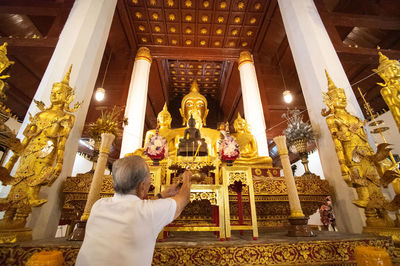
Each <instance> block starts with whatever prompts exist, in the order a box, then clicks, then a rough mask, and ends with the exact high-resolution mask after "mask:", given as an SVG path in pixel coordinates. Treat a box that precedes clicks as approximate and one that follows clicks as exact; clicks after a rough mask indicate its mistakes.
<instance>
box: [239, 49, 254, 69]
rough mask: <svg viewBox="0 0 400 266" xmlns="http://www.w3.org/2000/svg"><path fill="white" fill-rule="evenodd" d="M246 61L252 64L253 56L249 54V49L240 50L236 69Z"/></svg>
mask: <svg viewBox="0 0 400 266" xmlns="http://www.w3.org/2000/svg"><path fill="white" fill-rule="evenodd" d="M246 63H250V64H253V65H254V61H253V56H252V55H251V53H250V52H249V51H243V52H240V56H239V59H238V64H239V66H238V69H240V67H241V66H242V65H243V64H246Z"/></svg>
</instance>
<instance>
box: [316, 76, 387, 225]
mask: <svg viewBox="0 0 400 266" xmlns="http://www.w3.org/2000/svg"><path fill="white" fill-rule="evenodd" d="M326 77H327V79H328V91H327V92H326V93H324V102H325V104H326V105H327V106H328V110H325V109H323V110H322V115H323V116H326V123H327V124H328V128H329V130H330V132H331V135H332V139H333V142H334V144H335V150H336V154H337V157H338V159H339V163H340V168H341V171H342V177H343V179H344V180H345V181H346V182H347V184H348V185H349V186H351V187H354V188H355V189H356V191H357V195H358V199H357V200H354V201H353V203H354V204H355V205H356V206H358V207H361V208H365V209H366V211H365V213H366V216H367V225H368V226H393V221H392V220H391V219H390V218H389V217H388V215H387V212H386V210H385V209H384V207H383V203H384V202H385V199H384V197H383V195H382V191H381V188H380V180H379V179H380V177H379V174H378V171H377V169H376V166H375V164H374V162H372V161H371V160H369V158H368V157H370V158H371V157H372V156H374V150H373V149H372V148H371V146H370V145H369V143H368V138H367V135H366V133H365V131H364V125H365V123H364V122H363V121H362V120H361V119H359V118H358V117H356V116H353V115H351V114H350V113H349V112H348V111H347V110H346V106H347V99H346V94H345V92H344V90H343V89H342V88H338V87H336V85H335V84H334V83H333V81H332V80H331V78H330V77H329V75H328V73H327V72H326Z"/></svg>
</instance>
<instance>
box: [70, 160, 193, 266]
mask: <svg viewBox="0 0 400 266" xmlns="http://www.w3.org/2000/svg"><path fill="white" fill-rule="evenodd" d="M112 170H113V171H112V175H113V180H114V190H115V195H114V197H112V198H103V199H100V200H98V201H97V202H96V203H95V204H94V205H93V207H92V210H91V212H90V217H89V220H88V222H87V226H86V234H85V239H84V241H83V244H82V247H81V249H80V251H79V254H78V258H77V260H76V265H151V262H152V259H153V253H154V246H155V243H156V239H157V236H158V234H159V233H160V232H161V230H162V229H163V228H164V226H166V225H167V224H169V223H171V222H172V221H173V220H174V219H176V218H177V217H178V216H179V215H180V214H181V212H182V210H183V209H184V208H185V206H186V205H187V204H188V203H189V200H190V177H191V175H192V174H191V173H190V172H188V171H186V172H185V173H184V174H183V184H181V185H182V186H181V187H180V185H178V184H175V185H172V186H170V187H169V188H167V189H166V190H164V191H163V192H161V195H158V198H159V199H156V200H145V199H144V198H145V197H146V196H147V193H148V191H149V188H150V172H149V167H148V166H147V164H146V162H145V161H144V160H143V158H141V157H140V156H135V155H134V156H129V157H125V158H123V159H119V160H117V161H115V162H114V164H113V167H112ZM179 187H180V188H179Z"/></svg>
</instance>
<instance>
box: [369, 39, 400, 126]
mask: <svg viewBox="0 0 400 266" xmlns="http://www.w3.org/2000/svg"><path fill="white" fill-rule="evenodd" d="M378 49H379V47H378ZM378 54H379V66H378V69H374V70H373V71H374V72H375V73H377V74H378V75H379V76H380V77H381V78H382V79H383V81H384V83H378V85H380V86H382V89H381V95H382V98H383V99H384V100H385V102H386V104H387V106H388V107H389V109H390V111H391V112H392V116H393V118H394V121H396V124H397V128H398V129H399V131H400V62H399V61H397V60H389V58H387V57H386V56H384V55H383V54H382V53H381V52H380V51H379V52H378Z"/></svg>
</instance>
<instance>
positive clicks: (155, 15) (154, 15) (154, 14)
mask: <svg viewBox="0 0 400 266" xmlns="http://www.w3.org/2000/svg"><path fill="white" fill-rule="evenodd" d="M151 17H152V18H153V19H154V20H158V18H159V16H158V13H153V15H151Z"/></svg>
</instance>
